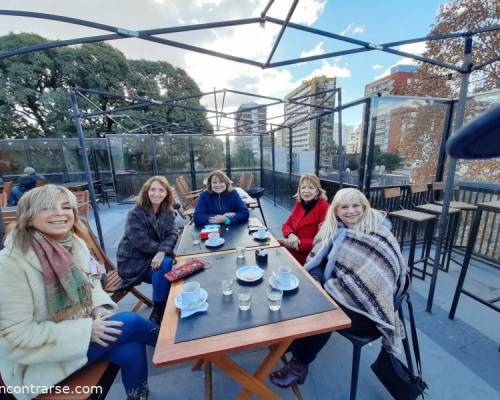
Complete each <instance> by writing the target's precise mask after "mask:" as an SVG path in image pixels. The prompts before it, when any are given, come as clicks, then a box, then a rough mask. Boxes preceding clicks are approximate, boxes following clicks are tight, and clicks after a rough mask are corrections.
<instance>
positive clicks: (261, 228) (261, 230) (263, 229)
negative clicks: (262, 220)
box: [256, 226, 267, 238]
mask: <svg viewBox="0 0 500 400" xmlns="http://www.w3.org/2000/svg"><path fill="white" fill-rule="evenodd" d="M256 236H257V237H259V238H265V237H266V236H267V232H266V227H265V226H259V229H257V233H256Z"/></svg>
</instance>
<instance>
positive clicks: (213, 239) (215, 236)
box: [207, 232, 220, 246]
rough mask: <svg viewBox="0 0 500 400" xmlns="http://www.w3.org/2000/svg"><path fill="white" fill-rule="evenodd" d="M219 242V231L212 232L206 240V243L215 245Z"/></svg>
mask: <svg viewBox="0 0 500 400" xmlns="http://www.w3.org/2000/svg"><path fill="white" fill-rule="evenodd" d="M219 242H220V233H219V232H212V233H210V234H209V235H208V240H207V243H208V244H209V245H212V246H213V245H217V244H219Z"/></svg>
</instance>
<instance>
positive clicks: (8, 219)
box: [2, 210, 17, 228]
mask: <svg viewBox="0 0 500 400" xmlns="http://www.w3.org/2000/svg"><path fill="white" fill-rule="evenodd" d="M16 219H17V215H16V210H2V220H3V226H4V227H5V228H7V226H9V225H10V224H11V223H13V222H16Z"/></svg>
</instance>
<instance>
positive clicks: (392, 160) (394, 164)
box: [379, 153, 401, 172]
mask: <svg viewBox="0 0 500 400" xmlns="http://www.w3.org/2000/svg"><path fill="white" fill-rule="evenodd" d="M379 163H380V164H381V165H385V168H386V169H387V171H389V172H392V171H394V170H395V169H396V168H398V167H399V165H400V164H401V157H400V156H399V154H398V153H382V154H381V155H380V158H379Z"/></svg>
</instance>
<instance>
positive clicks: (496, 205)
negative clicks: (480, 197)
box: [478, 200, 500, 212]
mask: <svg viewBox="0 0 500 400" xmlns="http://www.w3.org/2000/svg"><path fill="white" fill-rule="evenodd" d="M478 206H479V207H481V208H483V209H485V210H487V211H493V212H500V200H495V201H488V202H485V203H479V204H478Z"/></svg>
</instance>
